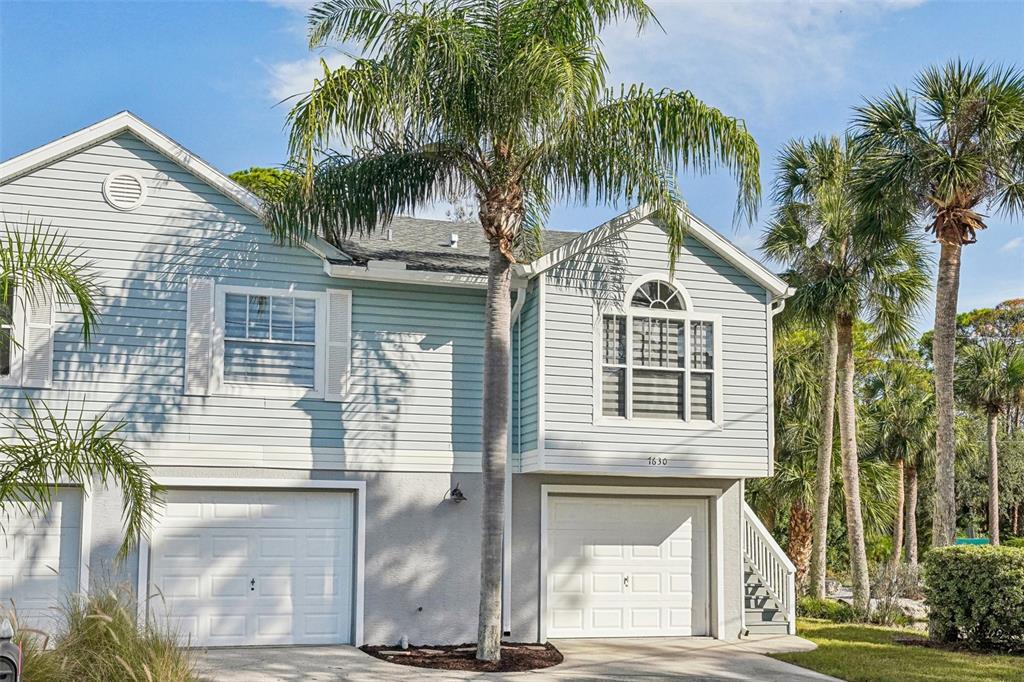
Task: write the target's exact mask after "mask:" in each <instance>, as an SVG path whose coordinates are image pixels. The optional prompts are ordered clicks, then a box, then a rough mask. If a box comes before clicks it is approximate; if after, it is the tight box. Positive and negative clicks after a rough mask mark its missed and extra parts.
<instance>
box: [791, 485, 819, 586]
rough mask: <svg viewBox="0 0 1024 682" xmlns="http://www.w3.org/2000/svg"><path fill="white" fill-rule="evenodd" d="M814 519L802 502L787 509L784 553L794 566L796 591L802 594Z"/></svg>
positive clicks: (795, 503) (809, 557)
mask: <svg viewBox="0 0 1024 682" xmlns="http://www.w3.org/2000/svg"><path fill="white" fill-rule="evenodd" d="M813 521H814V517H813V515H812V514H811V510H810V509H808V508H807V507H806V506H805V505H804V503H803V500H800V499H797V500H796V501H794V502H793V504H792V505H790V508H789V534H788V535H789V542H788V543H787V545H786V553H787V554H788V555H789V558H790V559H791V560H792V561H793V565H794V566H796V591H797V593H798V594H799V593H801V592H803V588H804V585H805V583H806V582H807V568H808V564H809V563H810V559H811V529H812V527H813V526H812V524H813Z"/></svg>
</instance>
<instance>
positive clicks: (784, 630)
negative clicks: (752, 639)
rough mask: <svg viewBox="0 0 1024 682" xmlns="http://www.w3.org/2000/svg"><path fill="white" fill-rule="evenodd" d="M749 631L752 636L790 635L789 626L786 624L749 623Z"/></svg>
mask: <svg viewBox="0 0 1024 682" xmlns="http://www.w3.org/2000/svg"><path fill="white" fill-rule="evenodd" d="M747 630H749V631H750V634H752V635H788V634H789V625H787V624H786V623H750V622H748V623H747Z"/></svg>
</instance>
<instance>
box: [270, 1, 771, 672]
mask: <svg viewBox="0 0 1024 682" xmlns="http://www.w3.org/2000/svg"><path fill="white" fill-rule="evenodd" d="M309 20H310V44H311V45H312V46H314V47H319V46H322V45H324V44H325V43H327V42H329V41H338V42H340V43H342V44H347V45H350V46H353V47H354V49H356V50H359V51H360V52H361V55H360V56H357V57H355V58H353V61H352V63H351V65H346V66H342V67H339V68H337V69H333V70H331V69H328V68H327V66H326V64H325V65H324V73H323V75H322V76H321V77H320V78H319V79H318V80H317V81H316V82H315V83H313V89H312V91H311V92H310V93H308V94H307V95H305V96H303V97H302V98H301V99H299V100H298V102H297V103H296V104H295V106H294V108H293V109H292V111H291V113H290V116H289V120H290V124H291V137H290V148H291V153H292V155H293V157H294V158H295V159H296V160H297V166H298V168H297V170H298V171H299V173H300V176H301V178H300V181H298V182H296V183H293V184H292V185H291V186H290V187H289V188H287V190H286V191H285V192H284V194H283V196H281V197H280V198H279V199H278V200H276V201H274V202H272V203H271V204H270V205H269V206H268V209H267V215H266V220H267V224H268V225H269V227H270V228H271V229H272V230H273V231H274V233H275V234H277V235H278V237H279V238H281V239H283V240H288V239H294V238H297V237H298V238H301V237H305V236H308V235H311V234H317V235H319V236H321V237H323V238H324V239H326V240H327V241H328V242H331V243H334V244H337V243H339V242H340V241H342V240H343V239H345V238H346V237H347V236H348V235H350V234H353V233H362V232H367V231H372V230H374V229H377V228H379V227H380V226H381V225H383V224H386V223H387V222H388V221H389V220H390V219H391V218H392V217H393V216H394V215H396V214H397V213H399V212H406V211H414V210H415V209H417V208H419V207H422V206H425V205H428V204H430V203H431V202H433V201H436V200H441V199H450V198H452V197H472V198H473V199H474V200H475V202H476V204H477V207H478V216H479V219H480V223H481V227H482V229H483V232H484V235H485V236H486V238H487V241H488V244H489V245H490V261H489V268H488V285H487V294H486V306H485V313H484V314H485V322H484V356H485V358H486V359H485V364H484V378H483V396H484V397H483V442H482V469H483V479H484V496H483V523H482V539H481V546H482V551H481V567H480V576H481V579H480V581H481V590H480V617H479V627H478V649H477V656H478V658H480V659H482V660H488V661H493V660H497V659H498V658H499V657H500V636H501V627H500V613H501V547H502V542H501V537H502V526H503V515H504V489H503V478H504V475H505V466H506V459H507V452H506V450H507V435H508V410H507V405H508V399H509V398H508V394H509V387H508V366H509V357H510V347H509V334H510V332H509V323H510V319H509V318H510V302H509V292H510V283H511V266H512V264H514V263H516V262H517V261H519V260H520V259H529V258H531V257H532V256H533V255H534V253H532V252H531V250H528V249H524V248H523V247H522V245H524V244H535V243H536V239H535V237H537V236H539V231H540V229H541V227H542V225H543V222H544V217H545V216H546V215H547V211H548V208H549V206H550V205H551V204H552V202H556V201H565V200H575V201H597V202H604V201H608V200H618V199H625V200H627V201H639V202H643V203H645V204H647V205H649V206H650V207H651V208H652V209H653V210H654V211H655V212H656V213H657V215H658V216H659V217H660V220H661V222H662V224H663V225H664V228H665V230H666V232H667V234H668V242H669V247H670V248H669V262H670V264H672V266H673V267H674V264H675V259H676V256H677V254H678V249H679V246H680V244H681V242H682V239H683V232H684V225H685V222H686V218H685V215H684V212H683V211H682V210H681V209H682V204H681V197H680V193H679V188H678V187H677V184H676V179H675V178H676V175H677V173H678V171H679V170H681V169H683V168H688V169H691V170H694V171H697V172H702V173H703V172H708V171H710V170H711V169H712V167H714V166H716V165H722V166H724V167H726V168H727V169H729V170H730V171H731V172H732V174H733V175H734V176H735V177H736V180H737V182H738V184H739V199H738V204H737V215H738V216H739V215H743V216H747V217H750V216H752V215H753V213H754V211H755V209H756V206H757V202H758V200H759V195H760V185H759V179H758V153H757V146H756V144H755V143H754V140H753V138H752V137H751V136H750V134H749V133H748V132H747V130H746V128H745V126H744V124H743V123H742V122H741V121H738V120H736V119H734V118H730V117H728V116H726V115H725V114H723V113H722V112H720V111H718V110H717V109H713V108H711V107H708V106H707V105H705V104H703V103H702V102H701V101H700V100H698V99H697V98H696V97H695V96H694V95H692V94H691V93H689V92H677V91H671V90H661V91H655V90H652V89H650V88H647V87H644V86H630V87H624V86H623V87H620V88H614V89H613V88H608V87H606V84H605V77H606V72H607V68H606V63H605V60H604V56H603V54H602V51H601V43H600V35H601V32H602V31H603V30H604V29H606V28H607V27H609V26H610V25H612V24H613V23H615V22H617V21H620V20H629V21H632V22H634V23H635V24H636V25H637V26H638V27H639V28H641V29H642V28H643V27H645V26H647V25H648V24H650V23H652V22H654V21H655V19H654V15H653V13H652V12H651V9H650V8H649V7H648V6H647V4H646V3H644V2H643V1H642V0H588V1H584V0H569V1H565V0H448V1H445V2H441V1H438V2H427V1H425V0H424V1H416V0H412V1H408V2H404V1H403V2H397V1H396V2H388V1H387V0H325V1H324V2H320V3H319V4H317V5H315V6H314V7H313V9H312V10H311V11H310V16H309ZM329 145H335V146H336V148H338V149H343V150H345V151H344V152H336V153H335V152H323V151H322V150H323V148H325V147H327V146H329ZM524 251H525V252H524Z"/></svg>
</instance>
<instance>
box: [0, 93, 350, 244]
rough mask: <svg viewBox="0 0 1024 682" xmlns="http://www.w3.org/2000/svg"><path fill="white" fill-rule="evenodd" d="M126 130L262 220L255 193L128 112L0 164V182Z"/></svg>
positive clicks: (314, 240) (308, 241)
mask: <svg viewBox="0 0 1024 682" xmlns="http://www.w3.org/2000/svg"><path fill="white" fill-rule="evenodd" d="M125 132H129V133H131V134H132V135H134V136H135V137H138V138H139V139H140V140H142V141H143V142H145V143H146V144H147V145H149V146H150V147H152V148H153V149H155V150H156V151H158V152H160V153H161V154H163V155H164V156H166V157H167V158H169V159H170V160H171V161H173V162H174V163H176V164H178V165H179V166H181V167H182V168H184V169H185V170H187V171H189V172H190V173H192V174H193V175H195V176H196V177H197V178H199V179H200V180H202V181H203V182H205V183H207V184H208V185H210V186H212V187H213V188H215V189H217V190H219V191H220V192H221V193H222V194H224V195H225V196H226V197H228V198H229V199H231V200H232V201H234V202H235V203H236V204H238V205H239V206H241V207H242V208H244V209H247V210H248V211H249V212H251V213H252V214H253V215H255V216H256V217H257V218H260V220H261V221H262V219H263V201H262V200H261V199H260V198H259V197H258V196H256V195H255V194H253V193H252V192H250V191H249V190H247V189H245V188H244V187H242V186H241V185H239V184H238V183H237V182H235V181H234V180H232V179H231V178H229V177H228V176H227V175H225V174H224V173H221V172H220V171H219V170H217V169H216V168H214V167H213V166H211V165H210V164H208V163H207V162H205V161H203V160H202V159H201V158H199V157H198V156H197V155H195V154H193V153H192V152H190V151H189V150H188V149H186V148H185V147H183V146H181V145H180V144H178V143H177V142H175V141H174V140H172V139H171V138H170V137H168V136H167V135H165V134H163V133H162V132H160V131H159V130H157V129H156V128H154V127H153V126H151V125H149V124H148V123H146V122H145V121H143V120H142V119H140V118H139V117H138V116H136V115H135V114H133V113H131V112H130V111H122V112H120V113H117V114H114V115H113V116H111V117H110V118H105V119H103V120H102V121H100V122H99V123H94V124H93V125H91V126H88V127H87V128H82V129H81V130H79V131H76V132H74V133H71V134H69V135H65V136H64V137H61V138H59V139H56V140H54V141H53V142H49V143H47V144H44V145H43V146H41V147H36V148H35V149H32V150H30V151H27V152H25V153H24V154H20V155H18V156H15V157H14V158H12V159H8V160H7V161H4V162H3V163H0V185H3V184H6V183H8V182H10V181H11V180H14V179H15V178H19V177H21V176H23V175H25V174H26V173H31V172H32V171H34V170H36V169H37V168H40V167H42V166H46V165H48V164H50V163H53V162H54V161H57V160H58V159H62V158H65V157H67V156H70V155H72V154H74V153H76V152H79V151H82V150H83V149H87V148H89V147H92V146H94V145H96V144H98V143H100V142H104V141H106V140H109V139H111V138H113V137H116V136H118V135H120V134H121V133H125ZM297 243H298V244H299V245H300V246H302V247H303V248H304V249H306V250H307V251H309V252H310V253H312V254H313V255H315V256H317V257H319V258H323V259H326V258H338V259H342V260H351V258H349V256H348V255H347V254H345V253H343V252H342V251H339V250H338V249H336V248H335V247H333V246H331V245H330V244H328V243H327V242H325V241H323V240H322V239H320V238H311V239H306V240H299V241H298V242H297Z"/></svg>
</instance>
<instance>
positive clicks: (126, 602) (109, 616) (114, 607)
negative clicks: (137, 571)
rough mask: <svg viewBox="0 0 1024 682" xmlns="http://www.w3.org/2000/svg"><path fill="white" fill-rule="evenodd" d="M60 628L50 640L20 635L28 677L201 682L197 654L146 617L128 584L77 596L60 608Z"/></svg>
mask: <svg viewBox="0 0 1024 682" xmlns="http://www.w3.org/2000/svg"><path fill="white" fill-rule="evenodd" d="M60 615H61V616H62V619H63V622H62V625H61V630H60V632H58V633H56V635H54V636H53V637H51V638H50V640H49V644H50V645H52V648H44V645H45V644H46V643H47V642H46V640H44V639H43V638H41V637H39V636H38V635H36V634H34V633H30V632H24V633H21V634H19V638H20V643H21V645H22V647H23V650H24V666H23V669H24V675H23V677H22V679H23V680H24V682H80V681H91V682H198V681H199V680H200V679H201V678H200V676H199V674H198V672H197V670H196V664H195V657H194V654H193V653H192V651H191V650H189V649H185V648H182V647H179V646H178V643H179V642H178V638H177V636H176V633H174V632H172V631H170V630H168V629H167V628H165V627H160V626H157V625H154V624H153V623H152V622H147V623H146V624H144V625H138V624H137V610H136V604H135V601H134V599H133V598H132V596H131V593H130V591H129V590H128V589H127V587H124V588H119V589H115V590H110V591H106V592H101V593H99V594H94V595H92V596H89V597H88V598H85V597H79V596H77V595H76V596H72V597H70V598H69V599H68V601H67V603H66V604H65V606H64V608H63V609H61V614H60Z"/></svg>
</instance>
